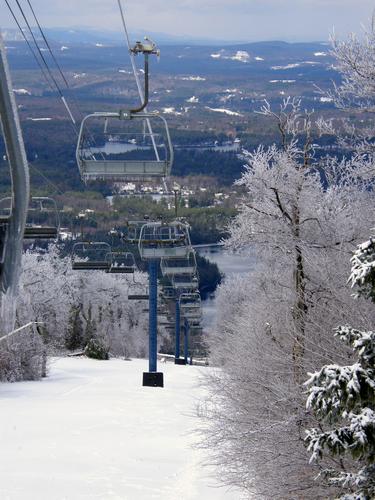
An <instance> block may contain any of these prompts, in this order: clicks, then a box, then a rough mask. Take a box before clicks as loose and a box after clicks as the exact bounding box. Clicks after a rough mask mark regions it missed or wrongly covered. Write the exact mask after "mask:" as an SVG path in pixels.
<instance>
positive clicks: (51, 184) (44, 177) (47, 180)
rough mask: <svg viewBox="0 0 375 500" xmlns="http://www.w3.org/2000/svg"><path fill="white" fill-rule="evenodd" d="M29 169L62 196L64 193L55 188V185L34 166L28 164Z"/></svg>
mask: <svg viewBox="0 0 375 500" xmlns="http://www.w3.org/2000/svg"><path fill="white" fill-rule="evenodd" d="M29 167H30V168H31V169H32V170H35V172H36V173H37V174H39V175H40V176H41V177H42V178H43V179H44V180H45V181H46V182H47V183H48V184H49V185H50V186H52V187H53V188H55V191H56V192H57V193H58V194H61V195H63V194H64V193H63V192H62V191H61V190H60V189H59V188H58V187H57V186H56V184H54V183H53V182H52V181H51V180H49V179H48V177H46V176H45V175H44V174H43V173H42V172H41V171H40V170H39V169H38V168H37V167H36V166H35V165H33V164H32V163H29Z"/></svg>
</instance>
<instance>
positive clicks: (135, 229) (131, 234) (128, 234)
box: [123, 220, 145, 243]
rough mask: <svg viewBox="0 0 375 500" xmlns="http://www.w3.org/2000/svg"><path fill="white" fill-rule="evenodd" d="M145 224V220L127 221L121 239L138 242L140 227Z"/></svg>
mask: <svg viewBox="0 0 375 500" xmlns="http://www.w3.org/2000/svg"><path fill="white" fill-rule="evenodd" d="M144 224H145V221H144V220H142V221H137V220H133V221H128V223H127V225H126V227H125V230H124V233H123V239H124V241H126V242H127V243H138V242H139V236H140V234H141V229H142V226H143V225H144Z"/></svg>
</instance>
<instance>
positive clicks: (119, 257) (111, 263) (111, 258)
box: [106, 252, 137, 274]
mask: <svg viewBox="0 0 375 500" xmlns="http://www.w3.org/2000/svg"><path fill="white" fill-rule="evenodd" d="M106 260H108V269H107V270H106V272H107V273H111V274H126V273H127V274H134V272H135V270H136V268H137V265H136V263H135V258H134V255H133V254H132V253H131V252H110V253H108V254H107V255H106Z"/></svg>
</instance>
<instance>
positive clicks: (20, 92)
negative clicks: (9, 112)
mask: <svg viewBox="0 0 375 500" xmlns="http://www.w3.org/2000/svg"><path fill="white" fill-rule="evenodd" d="M13 92H14V93H15V94H16V95H31V92H30V91H29V90H26V89H13Z"/></svg>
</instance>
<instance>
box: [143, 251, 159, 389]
mask: <svg viewBox="0 0 375 500" xmlns="http://www.w3.org/2000/svg"><path fill="white" fill-rule="evenodd" d="M158 266H159V261H158V260H157V259H152V260H149V262H148V280H149V326H148V333H149V361H148V370H149V371H148V372H144V373H143V385H144V386H148V387H164V380H163V373H161V372H158V371H157V333H158V309H157V308H158Z"/></svg>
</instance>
